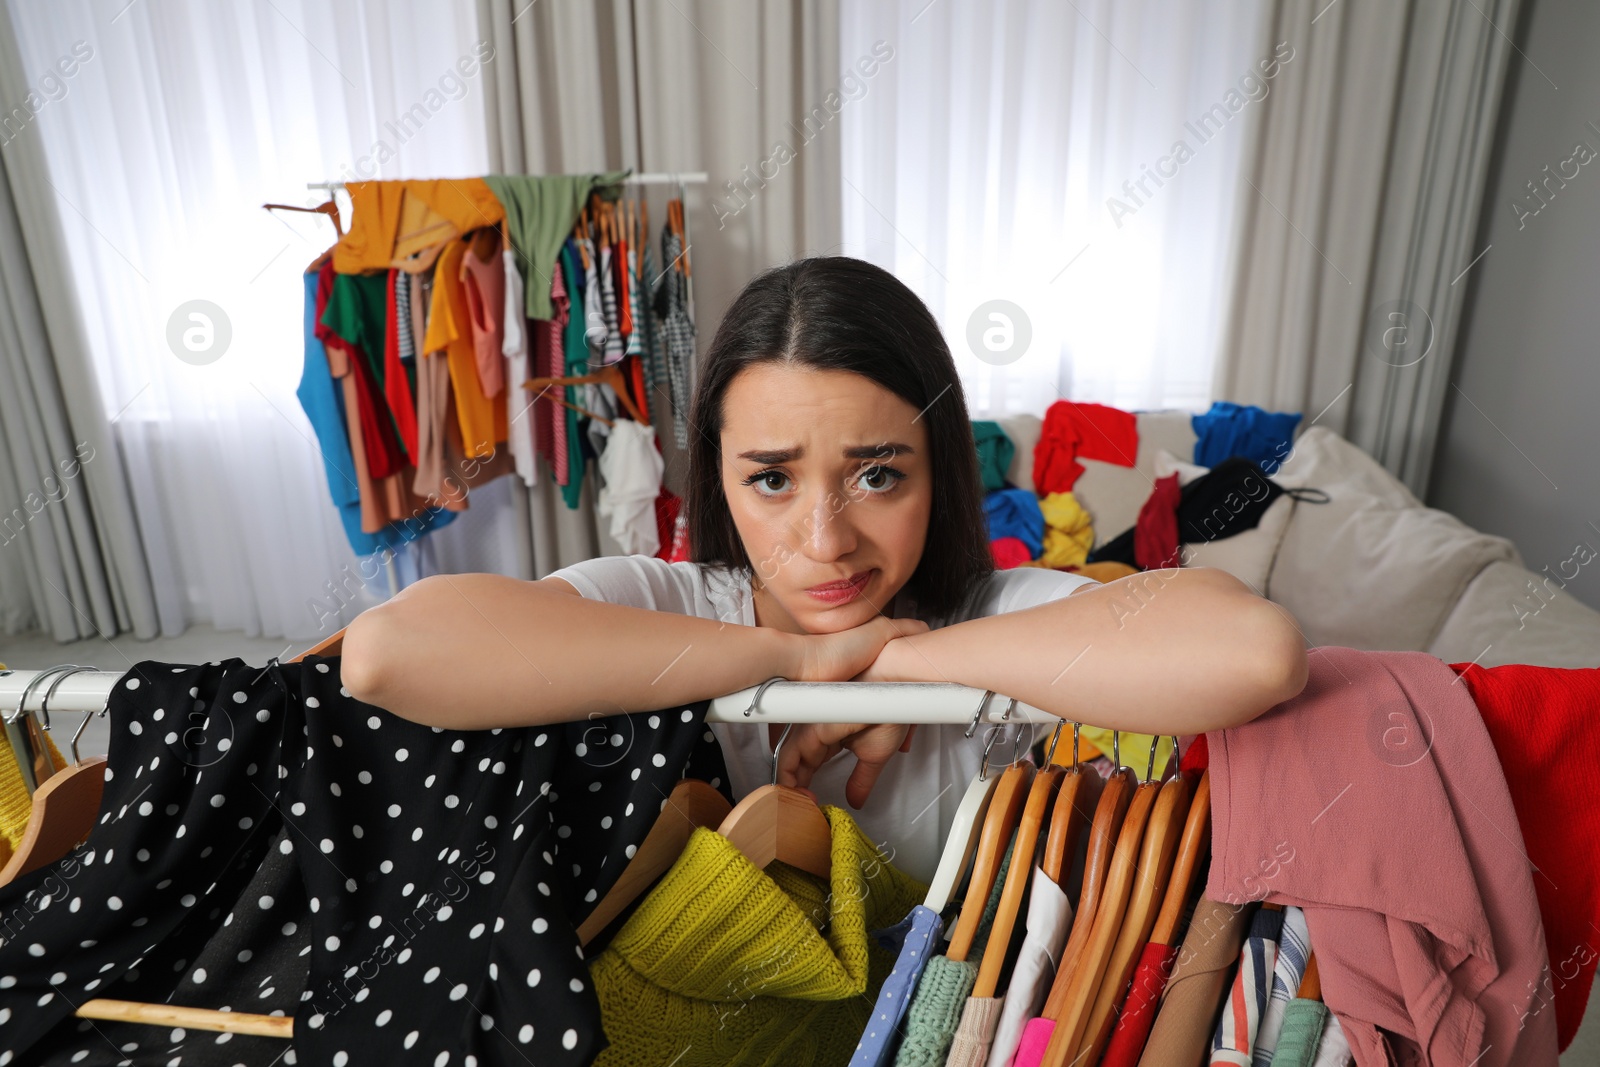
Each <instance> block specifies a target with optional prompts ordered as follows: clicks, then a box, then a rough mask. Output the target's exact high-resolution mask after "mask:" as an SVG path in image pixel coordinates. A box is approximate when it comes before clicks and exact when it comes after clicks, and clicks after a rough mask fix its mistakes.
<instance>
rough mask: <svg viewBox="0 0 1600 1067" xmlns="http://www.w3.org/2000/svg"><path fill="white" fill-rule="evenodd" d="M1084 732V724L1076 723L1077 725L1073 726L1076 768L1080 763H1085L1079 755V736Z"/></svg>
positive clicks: (1073, 759) (1073, 748)
mask: <svg viewBox="0 0 1600 1067" xmlns="http://www.w3.org/2000/svg"><path fill="white" fill-rule="evenodd" d="M1082 732H1083V723H1081V722H1075V723H1073V724H1072V765H1073V766H1074V767H1076V766H1077V765H1078V764H1079V763H1082V762H1083V758H1082V756H1081V755H1080V754H1079V748H1078V735H1079V734H1080V733H1082Z"/></svg>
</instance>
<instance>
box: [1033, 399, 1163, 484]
mask: <svg viewBox="0 0 1600 1067" xmlns="http://www.w3.org/2000/svg"><path fill="white" fill-rule="evenodd" d="M1138 454H1139V424H1138V420H1137V419H1136V418H1135V417H1134V415H1133V413H1132V412H1131V411H1123V410H1121V409H1120V408H1113V407H1107V406H1106V405H1104V404H1080V403H1076V402H1074V401H1071V400H1057V401H1056V402H1055V403H1054V404H1051V405H1050V406H1049V407H1048V408H1046V409H1045V413H1044V423H1043V425H1042V426H1041V427H1040V429H1039V442H1038V444H1036V445H1034V446H1033V488H1034V490H1035V491H1036V492H1038V493H1039V494H1040V495H1048V494H1050V493H1065V492H1067V491H1069V490H1070V489H1071V488H1072V486H1073V484H1074V483H1075V482H1077V480H1078V475H1080V474H1082V473H1083V464H1081V463H1079V462H1078V460H1079V459H1080V458H1082V459H1098V460H1104V461H1105V462H1107V463H1115V464H1117V465H1118V466H1120V467H1131V466H1133V464H1134V461H1135V460H1136V458H1137V457H1138Z"/></svg>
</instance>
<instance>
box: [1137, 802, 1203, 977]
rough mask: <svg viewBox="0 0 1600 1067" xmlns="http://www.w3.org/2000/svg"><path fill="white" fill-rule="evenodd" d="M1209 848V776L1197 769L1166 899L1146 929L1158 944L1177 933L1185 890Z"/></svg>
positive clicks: (1170, 941)
mask: <svg viewBox="0 0 1600 1067" xmlns="http://www.w3.org/2000/svg"><path fill="white" fill-rule="evenodd" d="M1210 851H1211V776H1210V774H1209V773H1208V772H1206V771H1201V772H1200V777H1199V779H1198V780H1197V781H1196V782H1195V784H1194V799H1193V800H1191V801H1190V802H1189V815H1188V818H1187V819H1186V820H1185V822H1184V827H1183V839H1182V840H1181V841H1179V842H1178V857H1177V859H1176V860H1175V861H1174V862H1173V867H1172V877H1171V878H1170V879H1168V881H1167V895H1166V899H1164V900H1163V901H1162V902H1161V913H1160V914H1159V915H1158V916H1156V925H1155V927H1154V928H1153V929H1152V930H1151V931H1150V940H1152V941H1154V942H1155V943H1156V944H1158V945H1171V944H1173V943H1174V942H1173V939H1174V938H1175V937H1176V936H1177V934H1178V924H1179V923H1180V922H1182V921H1183V911H1184V908H1185V907H1186V906H1187V905H1188V903H1189V890H1190V889H1191V888H1192V887H1193V885H1194V879H1195V875H1197V874H1198V873H1199V872H1200V867H1201V864H1202V861H1203V860H1204V859H1205V857H1206V855H1207V854H1208V853H1209V852H1210Z"/></svg>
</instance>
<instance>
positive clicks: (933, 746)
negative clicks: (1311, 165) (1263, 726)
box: [343, 257, 1307, 879]
mask: <svg viewBox="0 0 1600 1067" xmlns="http://www.w3.org/2000/svg"><path fill="white" fill-rule="evenodd" d="M690 425H691V427H692V431H691V433H690V438H691V442H690V456H689V460H690V471H689V485H688V494H687V500H686V503H685V507H686V508H687V514H688V522H689V541H690V545H691V549H692V551H693V554H694V559H693V561H692V562H684V563H672V564H669V563H665V562H663V561H661V560H659V559H654V558H650V557H645V556H607V557H602V558H599V559H592V560H586V561H584V562H582V563H579V564H576V565H574V566H571V567H565V568H562V569H561V570H558V571H556V572H554V573H553V574H551V575H550V576H549V577H547V578H544V579H542V580H540V581H535V582H527V581H519V580H515V579H511V578H505V577H501V576H499V575H493V574H460V575H439V576H437V577H432V578H427V579H425V580H423V581H420V582H417V583H416V584H414V585H412V586H411V587H410V588H408V589H406V590H404V591H403V592H401V593H400V594H399V595H398V596H396V597H395V598H393V599H392V600H391V601H389V602H388V603H386V604H384V605H382V606H380V607H377V608H374V609H372V610H370V611H367V612H364V613H363V614H362V615H361V616H359V617H358V618H357V619H356V620H355V621H354V622H353V623H351V625H350V626H349V628H348V630H347V632H346V635H345V641H344V651H343V679H344V684H345V685H346V686H347V687H348V688H349V689H350V691H351V692H352V693H353V694H354V695H355V696H357V697H358V698H359V699H361V700H364V701H367V702H369V703H372V704H375V705H378V706H380V707H384V708H387V709H389V710H390V711H392V712H394V713H395V714H397V715H401V716H403V717H405V718H408V719H412V720H414V721H417V722H421V723H424V724H427V725H432V726H440V727H449V728H456V729H463V728H465V729H475V728H488V727H496V726H522V725H529V724H534V723H542V722H558V721H573V720H579V719H584V718H590V717H598V716H605V715H611V714H616V713H619V712H632V711H644V710H654V709H660V708H670V707H676V706H679V705H683V704H687V703H692V702H694V701H697V700H702V699H705V698H708V697H713V696H720V695H722V694H725V693H730V692H734V691H736V690H738V689H742V688H744V687H746V686H752V685H755V684H757V683H759V682H762V681H764V680H766V679H768V678H772V677H775V676H781V677H783V678H789V679H796V680H803V681H837V680H846V679H857V680H863V681H927V682H956V683H959V684H962V685H968V686H972V687H973V688H975V689H991V690H994V691H995V692H997V693H1003V694H1005V695H1006V696H1009V697H1016V698H1017V699H1019V700H1021V701H1024V702H1026V703H1028V704H1031V705H1033V706H1035V707H1038V708H1042V709H1044V710H1047V711H1050V712H1052V713H1054V714H1057V715H1060V716H1061V717H1062V718H1064V719H1066V720H1068V721H1076V722H1084V723H1091V724H1094V725H1098V726H1104V727H1110V728H1115V729H1121V730H1129V731H1137V732H1142V733H1152V734H1194V733H1198V732H1201V731H1204V730H1208V729H1215V728H1220V727H1225V726H1228V725H1232V724H1236V723H1240V722H1245V721H1248V720H1249V719H1251V718H1253V717H1255V716H1257V715H1259V714H1261V713H1262V712H1264V711H1266V710H1267V709H1268V708H1270V707H1272V706H1273V705H1275V704H1277V703H1279V702H1281V701H1283V700H1287V699H1288V698H1289V697H1291V696H1294V695H1295V694H1297V693H1298V692H1300V690H1301V689H1302V688H1303V687H1304V685H1305V680H1306V676H1307V665H1306V651H1305V647H1304V641H1303V639H1302V637H1301V634H1300V632H1299V628H1298V627H1297V625H1296V624H1295V622H1294V620H1293V619H1292V618H1291V617H1290V616H1289V615H1288V613H1287V612H1285V611H1284V610H1283V609H1282V608H1280V607H1278V606H1276V605H1274V604H1272V603H1270V602H1268V601H1266V600H1264V599H1262V598H1261V597H1258V596H1256V595H1254V594H1253V593H1252V592H1251V591H1250V590H1249V588H1248V587H1246V586H1245V585H1244V584H1243V583H1242V582H1240V581H1238V580H1237V579H1235V578H1233V577H1232V576H1231V575H1229V574H1227V573H1225V572H1222V571H1218V570H1213V569H1204V568H1200V569H1192V570H1170V571H1163V572H1153V573H1152V572H1147V573H1144V574H1139V575H1131V576H1129V577H1127V578H1124V579H1121V580H1119V581H1115V582H1111V583H1109V584H1106V585H1100V584H1098V583H1096V582H1094V581H1093V580H1091V579H1089V578H1087V577H1084V576H1082V575H1074V574H1071V573H1068V572H1061V571H1050V570H1043V569H1035V568H1020V569H1016V570H1009V571H999V572H997V571H995V569H994V565H993V562H992V558H991V556H990V554H989V547H988V534H987V532H986V528H985V519H984V512H983V502H982V488H981V484H980V481H979V475H978V467H977V460H976V456H975V452H974V446H973V439H972V430H971V425H970V423H969V421H968V416H967V409H966V405H965V403H964V401H963V399H962V391H961V385H960V382H959V380H958V379H957V377H956V369H955V363H954V361H953V360H952V358H951V356H950V351H949V349H948V348H947V347H946V345H945V342H944V339H943V337H942V335H941V334H940V331H939V327H938V324H937V323H936V322H935V321H934V319H933V316H932V315H931V314H930V313H929V312H928V309H927V308H926V307H925V306H924V305H923V304H922V302H921V301H920V300H918V299H917V297H916V295H915V294H913V293H912V292H911V291H910V290H909V289H907V288H906V287H905V286H904V285H903V284H901V283H900V282H899V281H898V280H897V279H896V278H894V276H893V275H891V274H889V273H887V272H886V271H883V270H881V269H880V268H878V267H875V266H872V265H871V264H868V263H865V262H862V261H860V260H855V259H848V258H843V257H832V258H818V259H806V260H801V261H799V262H796V263H792V264H790V265H789V266H786V267H780V268H778V269H775V270H771V271H768V272H767V273H765V274H763V275H761V276H760V277H758V278H756V279H755V280H754V281H752V282H751V283H750V284H749V285H748V286H747V287H746V288H745V290H744V292H743V293H741V294H740V296H739V297H738V299H737V300H735V301H734V303H733V306H732V307H730V308H729V309H728V312H727V315H726V316H725V317H724V319H723V322H722V326H721V328H720V329H718V331H717V335H716V338H715V339H714V340H713V341H712V344H711V348H710V351H709V352H707V354H706V358H705V361H704V365H703V366H702V367H701V368H700V373H699V384H698V387H697V389H696V393H695V398H694V406H693V412H692V414H691V417H690ZM714 729H715V730H716V732H717V734H718V738H719V740H720V741H721V743H722V747H723V750H724V753H725V755H726V757H727V761H728V766H729V774H730V778H731V785H732V787H733V789H734V793H735V795H736V796H742V795H743V794H744V793H745V792H747V791H748V790H750V789H752V788H754V787H755V786H757V785H759V784H761V783H762V782H764V781H767V780H769V776H770V774H771V753H772V748H771V744H772V741H773V740H774V739H775V735H776V728H773V729H772V730H771V732H769V731H768V730H763V729H762V728H761V726H760V725H759V724H752V725H743V724H739V725H717V726H715V727H714ZM963 734H964V727H960V726H951V727H925V728H923V729H922V730H920V731H913V730H909V729H907V728H906V727H904V726H885V725H877V726H860V725H827V726H804V727H800V726H797V727H795V729H794V730H793V732H792V733H791V735H790V737H789V740H788V741H787V742H786V743H785V744H784V746H783V750H782V766H781V767H780V768H779V775H780V779H779V780H780V781H782V782H785V783H786V784H791V785H799V786H802V787H809V788H811V789H812V790H813V791H814V792H815V793H816V795H817V796H818V797H819V799H821V800H823V801H826V802H831V803H838V802H840V801H841V800H844V801H847V802H848V803H849V804H850V805H851V806H852V807H854V808H856V809H858V811H857V820H858V822H859V824H860V825H861V826H862V828H863V829H864V830H865V832H866V833H867V834H869V835H870V836H871V837H873V839H874V840H876V841H879V842H880V843H883V844H884V845H885V846H886V847H888V848H892V849H893V850H894V856H895V860H896V863H897V864H898V865H899V866H901V867H902V868H903V869H904V870H906V871H907V872H909V873H911V874H913V875H915V876H917V877H921V878H923V879H926V878H928V877H929V876H931V874H932V871H933V868H934V866H935V864H936V863H937V859H938V855H939V850H940V847H941V845H942V838H943V835H944V832H945V828H946V827H947V826H948V825H949V822H950V820H951V819H952V818H953V817H954V810H955V807H956V805H957V804H958V803H959V801H960V797H961V794H962V793H963V792H964V788H963V787H964V786H965V783H966V782H967V781H968V780H969V779H970V778H971V777H972V776H973V775H974V774H975V773H976V772H977V769H978V765H979V761H980V756H981V749H982V740H983V737H982V734H981V733H980V734H976V735H974V737H973V738H971V739H968V738H966V737H964V736H963ZM844 750H849V751H850V753H851V754H852V756H853V758H851V757H845V756H842V755H841V753H842V752H843V751H844ZM835 757H838V758H835Z"/></svg>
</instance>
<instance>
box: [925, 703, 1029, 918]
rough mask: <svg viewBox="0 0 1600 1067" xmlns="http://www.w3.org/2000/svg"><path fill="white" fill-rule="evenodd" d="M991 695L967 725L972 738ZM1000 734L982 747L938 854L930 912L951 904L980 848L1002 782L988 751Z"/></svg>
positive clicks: (1008, 710)
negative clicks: (985, 820)
mask: <svg viewBox="0 0 1600 1067" xmlns="http://www.w3.org/2000/svg"><path fill="white" fill-rule="evenodd" d="M992 696H994V691H993V690H992V689H991V690H987V691H985V692H984V694H983V700H981V701H980V702H979V703H978V710H977V711H976V712H974V713H973V716H972V722H971V724H970V725H968V726H967V732H966V736H967V737H971V736H972V733H973V731H974V730H976V729H977V728H978V719H979V717H980V716H982V714H983V709H984V708H985V707H986V706H988V703H989V698H990V697H992ZM1015 706H1016V701H1015V700H1013V701H1012V702H1011V703H1010V704H1008V705H1007V706H1006V713H1005V718H1009V717H1010V715H1011V709H1012V708H1013V707H1015ZM998 736H999V734H998V733H992V734H990V735H989V740H988V742H987V743H986V744H985V745H984V746H983V764H982V765H981V766H980V767H979V768H978V773H977V775H976V776H975V777H974V778H973V779H972V781H971V782H970V783H968V785H967V791H966V793H965V794H963V795H962V797H961V803H960V804H959V805H958V806H957V807H956V817H955V821H953V822H952V823H951V824H950V833H949V835H948V836H946V837H945V840H944V852H943V853H942V854H941V855H940V856H939V866H938V867H936V868H934V872H933V881H932V882H930V883H929V884H928V896H927V898H926V899H925V900H924V901H923V902H922V903H923V906H924V907H926V908H928V909H929V910H931V911H943V910H944V909H945V906H946V905H948V904H949V903H950V898H951V897H952V896H953V895H954V894H955V891H956V886H958V885H960V884H961V876H962V875H963V874H964V873H966V870H967V865H968V864H970V863H971V862H972V853H973V851H974V850H975V849H976V848H977V847H978V837H979V835H980V834H981V833H982V831H983V817H984V816H985V815H986V814H988V811H989V798H990V797H992V796H994V789H995V786H997V785H999V784H1000V776H999V775H998V774H990V773H989V750H990V749H992V748H994V741H995V738H996V737H998Z"/></svg>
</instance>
